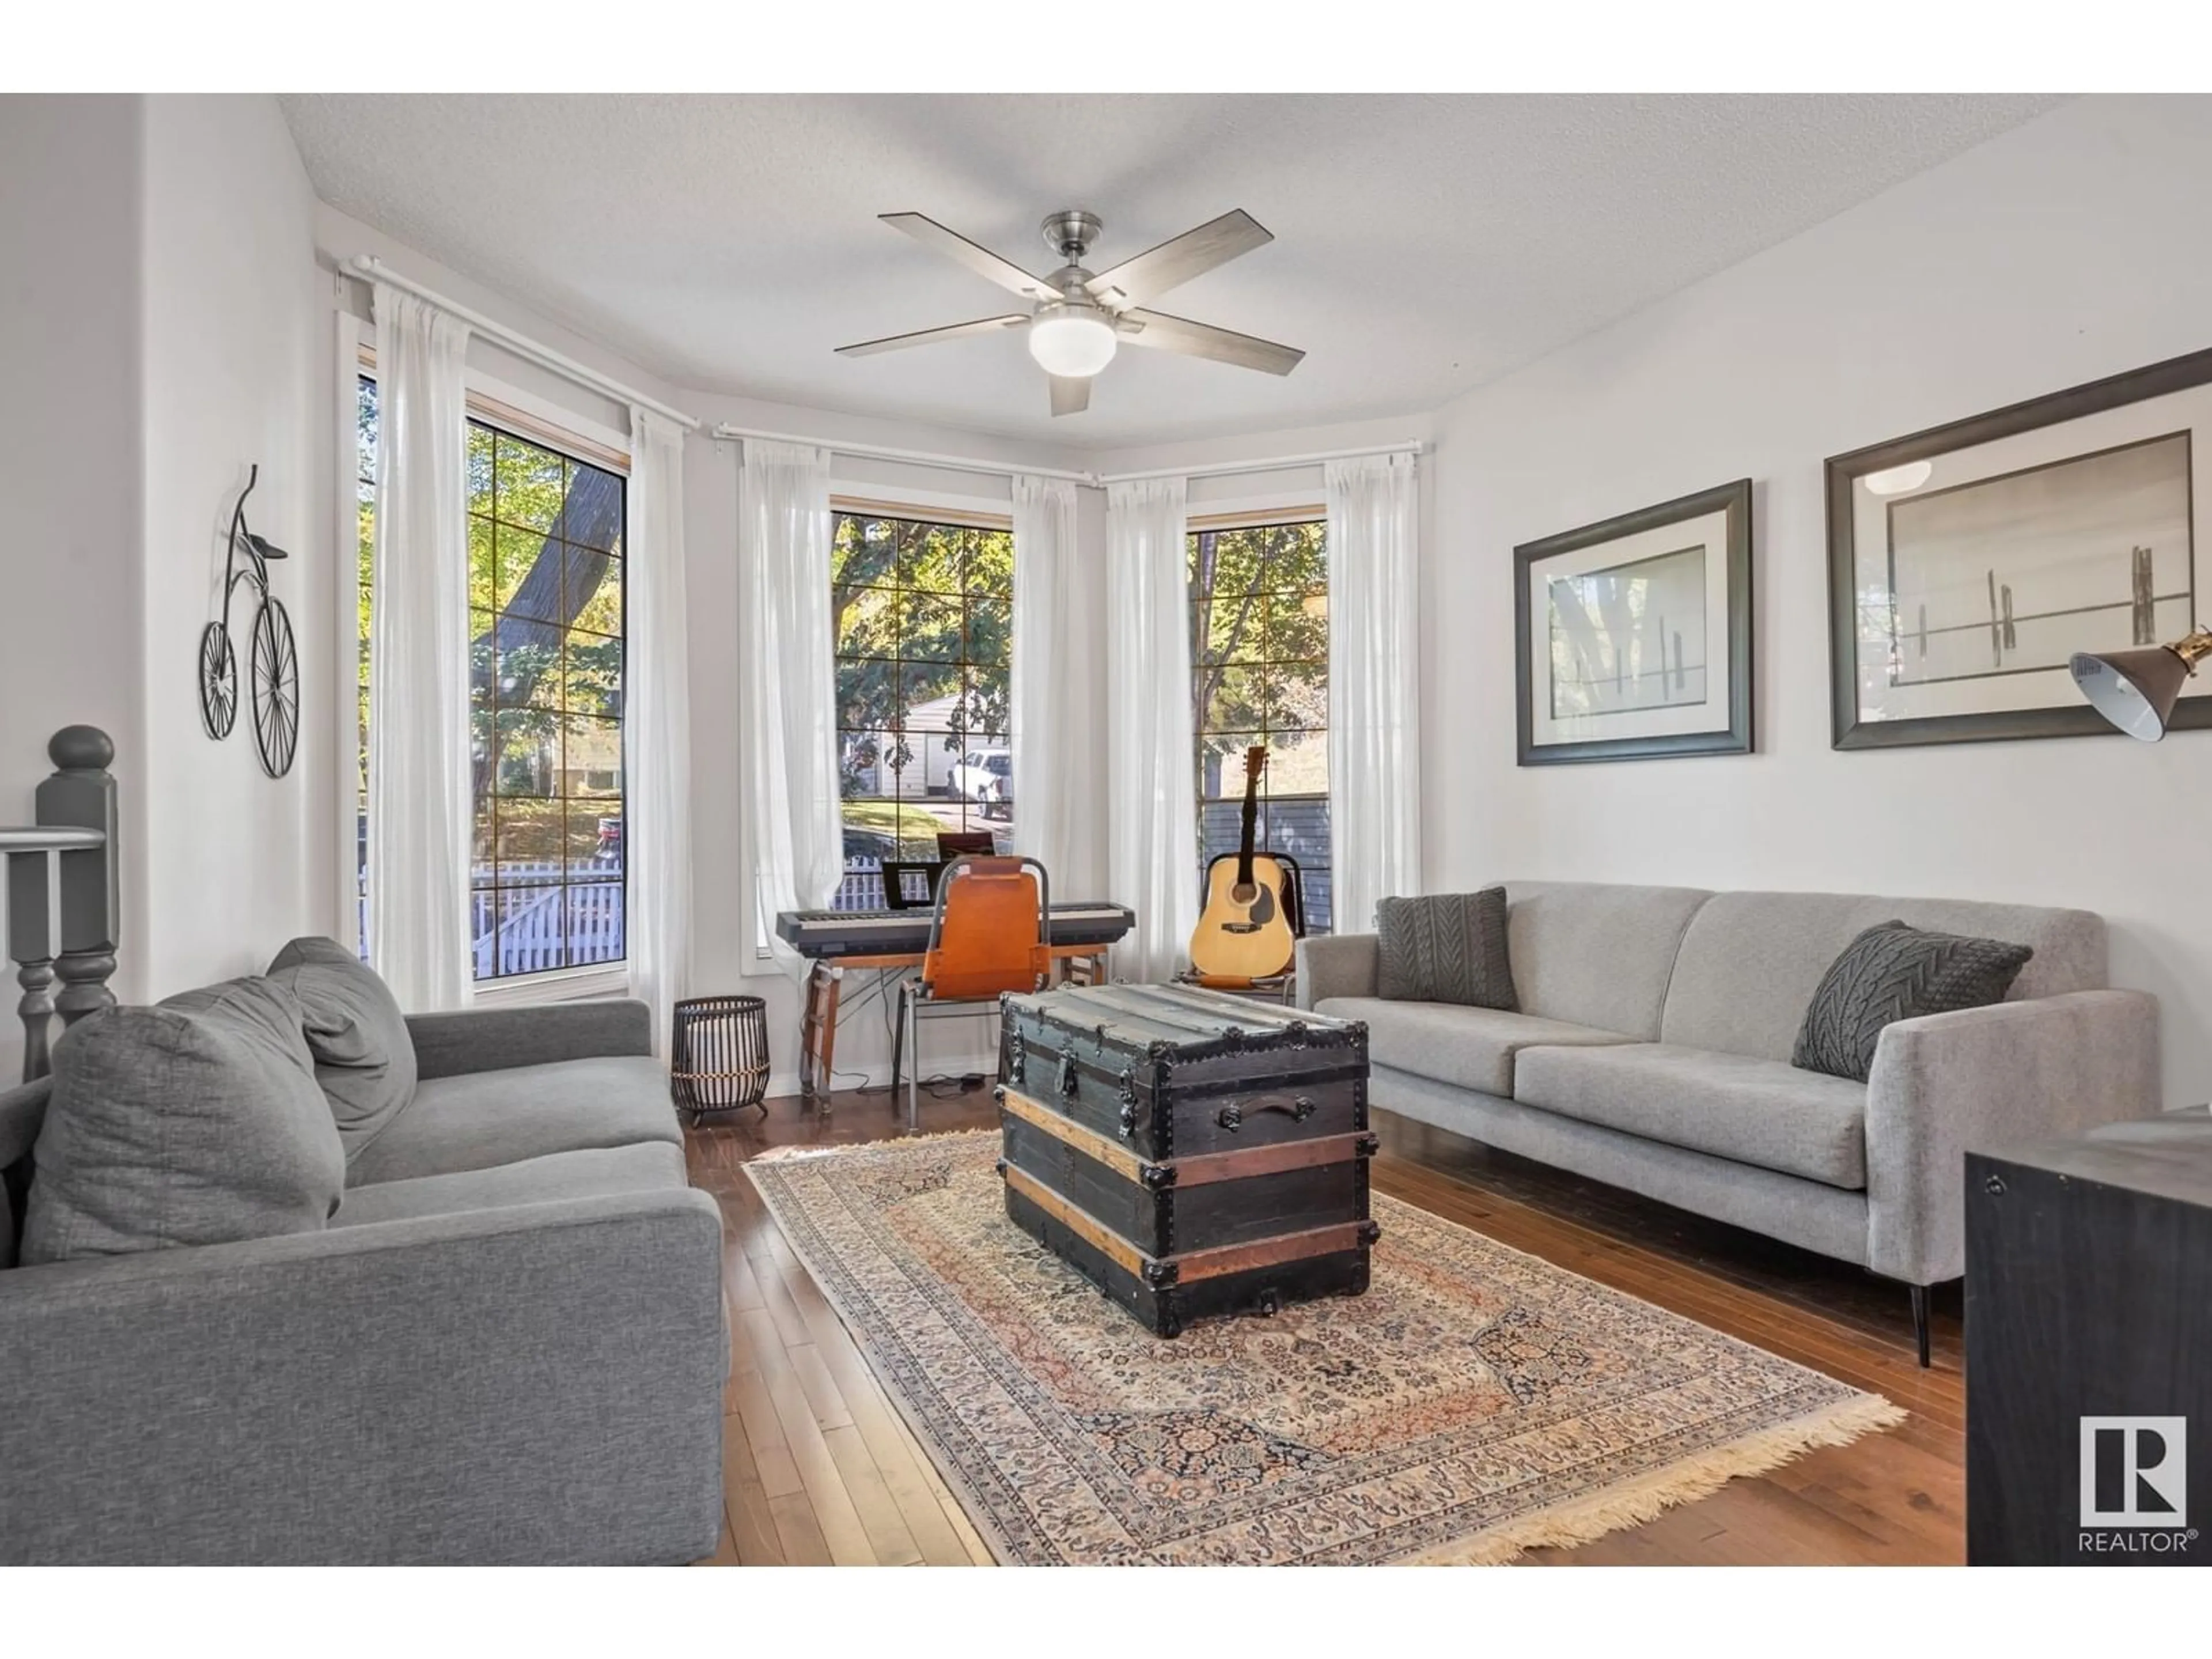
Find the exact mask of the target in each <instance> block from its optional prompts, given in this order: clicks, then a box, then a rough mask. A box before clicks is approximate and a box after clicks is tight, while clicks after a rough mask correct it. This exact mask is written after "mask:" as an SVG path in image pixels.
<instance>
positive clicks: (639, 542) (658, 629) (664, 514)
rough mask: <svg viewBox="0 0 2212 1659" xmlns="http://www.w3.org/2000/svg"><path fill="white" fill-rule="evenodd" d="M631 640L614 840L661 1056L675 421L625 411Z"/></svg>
mask: <svg viewBox="0 0 2212 1659" xmlns="http://www.w3.org/2000/svg"><path fill="white" fill-rule="evenodd" d="M629 450H630V455H629V526H628V527H627V530H626V532H625V535H624V549H623V550H624V552H625V553H626V554H627V555H628V556H629V570H628V574H629V580H628V581H627V583H626V584H625V588H624V592H623V604H624V606H625V607H626V610H627V612H628V614H627V616H626V617H625V619H624V620H625V622H626V623H627V624H628V628H627V632H628V636H629V648H628V652H627V667H626V671H625V673H624V677H623V760H624V763H625V767H626V769H627V771H628V774H629V776H628V778H627V780H626V784H627V788H628V792H629V793H628V798H627V799H625V801H624V802H623V844H624V847H625V849H626V851H625V856H626V858H627V859H628V860H629V940H628V942H627V943H628V950H629V977H630V989H631V991H632V993H633V994H635V995H636V996H637V997H639V998H641V1000H643V1001H644V1002H645V1003H646V1004H647V1006H649V1007H650V1008H651V1009H652V1010H653V1052H654V1053H655V1054H659V1055H660V1056H661V1058H662V1059H664V1060H665V1059H666V1058H667V1057H668V1038H669V1026H670V1023H671V1019H672V1018H674V1016H673V1012H672V1011H673V1009H674V1007H675V1006H676V1001H677V999H678V998H679V997H682V996H684V995H685V994H687V993H688V991H689V989H690V983H691V682H690V657H689V653H687V651H686V649H685V640H684V629H685V626H686V622H685V617H686V608H685V605H684V428H681V427H679V426H678V425H677V424H676V422H673V421H671V420H667V419H665V418H664V417H662V416H659V415H655V414H654V413H653V412H652V410H646V409H638V408H632V409H631V410H630V412H629Z"/></svg>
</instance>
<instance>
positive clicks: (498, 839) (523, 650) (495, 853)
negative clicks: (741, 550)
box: [355, 374, 628, 981]
mask: <svg viewBox="0 0 2212 1659" xmlns="http://www.w3.org/2000/svg"><path fill="white" fill-rule="evenodd" d="M378 415H379V410H378V404H377V388H376V382H375V380H374V377H372V376H370V375H368V374H363V375H362V376H361V378H360V381H359V386H358V391H357V398H356V453H357V457H358V460H357V465H356V481H355V489H356V510H357V514H358V518H359V526H360V541H359V546H358V550H357V557H358V559H359V561H360V565H359V569H360V583H361V596H360V616H359V641H360V653H361V655H360V670H359V696H360V715H359V732H360V751H359V755H358V783H359V808H358V820H357V822H358V824H359V829H358V833H357V836H356V841H357V845H358V851H357V867H358V869H359V872H360V874H359V891H360V895H361V907H362V942H363V946H364V949H365V948H366V945H367V915H368V905H367V895H368V882H369V880H370V879H371V872H370V870H369V868H368V720H369V622H370V616H371V608H372V603H373V593H374V586H373V585H374V580H375V575H376V571H375V558H374V554H375V507H376V442H377V433H378ZM467 471H468V486H469V499H468V526H467V533H468V550H469V552H468V557H469V726H470V738H471V757H470V773H471V779H470V781H471V797H472V801H473V806H472V812H473V823H474V829H473V834H472V836H471V860H470V896H469V903H470V921H471V927H470V938H471V942H472V945H473V947H474V953H475V974H476V977H477V979H478V980H479V981H484V980H495V979H502V978H507V977H511V976H513V975H522V974H532V973H539V972H544V971H546V970H548V969H560V968H578V967H589V966H592V965H595V964H599V963H611V962H619V961H621V960H623V956H624V954H625V951H626V915H625V911H626V899H627V894H628V878H627V872H628V860H627V858H626V854H625V843H626V837H625V836H624V834H623V824H624V817H625V813H624V807H625V802H624V798H623V731H622V721H623V667H624V664H623V525H624V513H625V512H626V508H627V495H628V484H627V482H626V481H625V480H624V479H623V477H621V475H619V474H618V473H615V472H611V471H607V470H605V469H604V468H601V467H598V466H594V465H591V464H590V463H588V462H586V461H583V460H580V459H576V458H574V457H573V456H570V455H567V454H564V453H562V452H561V451H559V450H556V449H553V448H550V447H547V446H545V445H544V444H541V443H537V442H533V441H530V440H528V439H526V438H521V437H519V436H516V435H513V434H512V433H509V432H507V431H505V430H502V429H501V428H495V427H494V426H491V425H489V423H487V422H483V421H477V420H471V422H469V424H468V453H467Z"/></svg>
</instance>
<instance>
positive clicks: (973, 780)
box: [949, 749, 1014, 817]
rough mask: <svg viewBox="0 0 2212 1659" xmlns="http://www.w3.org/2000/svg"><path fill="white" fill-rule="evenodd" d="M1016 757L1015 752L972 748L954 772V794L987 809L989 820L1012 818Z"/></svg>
mask: <svg viewBox="0 0 2212 1659" xmlns="http://www.w3.org/2000/svg"><path fill="white" fill-rule="evenodd" d="M1013 780H1014V757H1013V753H1012V750H1006V749H971V750H969V751H968V752H967V753H966V754H965V755H963V756H962V757H960V761H959V763H958V764H957V765H956V766H955V767H954V768H953V769H952V775H951V779H950V780H949V781H950V782H951V787H952V793H953V794H954V795H955V796H956V797H957V798H958V799H961V800H964V801H970V802H973V803H974V804H975V805H978V806H980V807H981V808H982V809H983V816H984V817H1012V816H1013V809H1014V792H1013Z"/></svg>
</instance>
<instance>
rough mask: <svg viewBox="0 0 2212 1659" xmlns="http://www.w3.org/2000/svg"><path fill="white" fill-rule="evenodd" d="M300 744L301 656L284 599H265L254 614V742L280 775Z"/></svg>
mask: <svg viewBox="0 0 2212 1659" xmlns="http://www.w3.org/2000/svg"><path fill="white" fill-rule="evenodd" d="M299 744H300V657H299V653H298V652H297V651H296V650H295V648H294V647H293V644H292V619H291V617H289V616H287V615H286V614H285V612H284V605H283V601H282V600H279V599H275V598H269V599H263V600H262V602H261V609H260V610H259V611H257V612H256V613H255V615H254V618H253V745H254V747H255V748H256V749H258V750H260V751H261V769H262V770H263V771H264V772H266V773H267V774H268V775H270V777H272V778H281V777H283V775H285V774H286V773H287V772H289V771H290V770H291V769H292V757H293V755H294V753H295V751H296V750H298V748H299Z"/></svg>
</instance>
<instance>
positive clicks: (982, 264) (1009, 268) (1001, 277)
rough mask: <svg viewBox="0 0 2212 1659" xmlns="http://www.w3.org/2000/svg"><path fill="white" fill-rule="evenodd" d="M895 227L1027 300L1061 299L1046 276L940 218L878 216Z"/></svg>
mask: <svg viewBox="0 0 2212 1659" xmlns="http://www.w3.org/2000/svg"><path fill="white" fill-rule="evenodd" d="M878 218H880V219H881V220H882V221H883V222H884V223H885V224H887V225H889V226H890V227H891V228H893V229H895V230H902V231H904V232H905V233H906V234H908V235H909V236H911V237H913V238H914V240H915V241H917V242H920V243H921V244H922V245H923V246H926V247H933V248H935V249H936V250H937V251H938V252H939V253H942V254H944V255H945V257H946V258H952V259H957V260H958V261H959V262H960V263H961V264H963V265H965V266H967V267H968V269H969V270H972V271H974V272H975V274H976V275H977V276H981V277H982V278H983V279H984V280H985V281H986V282H992V283H997V284H998V285H999V286H1000V288H1003V289H1006V291H1007V292H1009V293H1011V294H1018V295H1021V296H1022V297H1023V298H1024V300H1057V299H1058V298H1060V290H1059V289H1055V288H1054V287H1053V286H1052V285H1051V284H1050V283H1048V282H1046V281H1045V280H1044V278H1043V277H1042V276H1030V274H1029V272H1027V271H1026V270H1023V269H1022V268H1021V267H1020V266H1019V265H1018V264H1014V263H1013V262H1012V260H1009V259H1001V258H1000V257H999V256H998V255H997V254H995V253H994V252H991V250H990V249H988V248H987V247H982V246H978V245H977V244H975V243H974V242H971V241H969V240H968V239H967V238H966V237H965V236H963V235H962V234H960V233H959V232H958V231H957V230H947V229H946V228H945V227H944V226H943V225H940V224H939V223H938V222H937V221H936V220H934V219H932V218H928V217H926V216H923V215H921V214H919V213H884V214H878Z"/></svg>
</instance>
